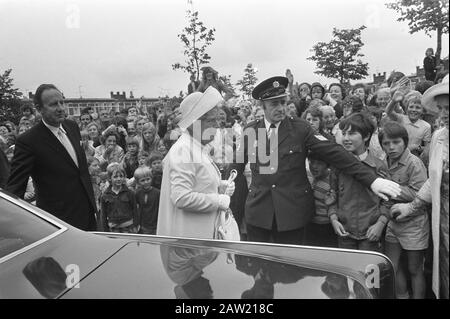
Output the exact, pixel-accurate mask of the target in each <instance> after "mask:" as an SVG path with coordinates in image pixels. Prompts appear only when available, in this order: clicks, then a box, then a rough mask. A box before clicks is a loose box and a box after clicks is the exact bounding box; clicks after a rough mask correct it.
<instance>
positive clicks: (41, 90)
mask: <svg viewBox="0 0 450 319" xmlns="http://www.w3.org/2000/svg"><path fill="white" fill-rule="evenodd" d="M46 90H57V91H58V92H61V91H60V90H59V89H58V88H57V87H56V86H55V85H54V84H41V85H39V87H38V88H37V89H36V93H34V97H33V102H34V105H35V106H36V107H38V108H41V107H42V106H43V105H42V94H43V93H44V92H45V91H46Z"/></svg>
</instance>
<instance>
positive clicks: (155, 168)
mask: <svg viewBox="0 0 450 319" xmlns="http://www.w3.org/2000/svg"><path fill="white" fill-rule="evenodd" d="M162 160H163V157H162V155H161V154H159V153H153V154H152V155H151V156H150V158H149V160H148V165H149V166H150V168H151V170H152V175H153V180H152V186H153V187H156V188H157V189H161V183H162V173H163V171H162Z"/></svg>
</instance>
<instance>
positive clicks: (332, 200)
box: [305, 153, 337, 247]
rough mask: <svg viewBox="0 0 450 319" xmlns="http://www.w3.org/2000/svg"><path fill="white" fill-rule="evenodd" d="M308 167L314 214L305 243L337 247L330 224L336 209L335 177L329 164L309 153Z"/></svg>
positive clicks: (307, 230)
mask: <svg viewBox="0 0 450 319" xmlns="http://www.w3.org/2000/svg"><path fill="white" fill-rule="evenodd" d="M308 160H309V169H310V171H311V174H312V176H313V181H312V189H313V192H314V201H315V206H316V214H315V215H314V217H313V220H312V222H311V223H310V224H309V225H308V227H306V233H305V237H306V238H305V241H306V245H311V246H321V247H337V238H336V234H335V233H334V230H333V226H331V222H330V217H329V216H330V215H332V214H336V210H337V179H336V175H335V172H334V171H333V170H331V169H330V167H329V165H328V164H327V163H325V162H323V161H321V160H319V159H317V158H316V156H315V155H314V154H313V153H311V154H310V155H309V156H308Z"/></svg>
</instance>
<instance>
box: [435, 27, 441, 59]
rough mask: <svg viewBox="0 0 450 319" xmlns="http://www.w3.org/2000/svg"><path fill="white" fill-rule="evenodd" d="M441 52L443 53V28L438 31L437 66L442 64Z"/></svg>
mask: <svg viewBox="0 0 450 319" xmlns="http://www.w3.org/2000/svg"><path fill="white" fill-rule="evenodd" d="M441 51H442V27H439V28H438V29H437V48H436V66H438V65H439V64H440V63H441Z"/></svg>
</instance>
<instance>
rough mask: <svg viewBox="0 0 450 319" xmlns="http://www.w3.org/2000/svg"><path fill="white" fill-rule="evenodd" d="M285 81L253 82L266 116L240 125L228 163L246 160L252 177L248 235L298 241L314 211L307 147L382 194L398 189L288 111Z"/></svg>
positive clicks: (242, 163) (238, 165)
mask: <svg viewBox="0 0 450 319" xmlns="http://www.w3.org/2000/svg"><path fill="white" fill-rule="evenodd" d="M287 86H288V79H287V78H285V77H273V78H269V79H267V80H265V81H263V82H262V83H260V84H259V85H258V86H256V87H255V89H254V90H253V92H252V96H253V98H254V99H256V100H260V101H261V102H262V105H263V109H264V114H265V117H264V119H263V120H262V121H255V122H252V123H250V124H248V125H247V127H246V128H245V129H244V132H243V134H242V138H243V140H241V147H240V149H239V150H238V151H237V154H236V164H233V165H231V167H230V168H231V169H233V168H234V169H237V170H238V173H242V172H243V170H244V167H245V165H246V163H247V162H250V168H251V171H252V183H251V185H250V189H249V194H248V196H247V200H246V205H245V221H246V225H247V239H248V240H249V241H262V242H271V241H273V242H275V243H284V244H302V238H303V235H304V228H305V226H306V225H307V224H308V223H309V222H310V221H311V219H312V217H313V215H314V212H315V207H314V198H313V192H312V189H311V185H310V184H309V181H308V179H307V175H306V167H305V160H306V157H307V154H308V151H312V152H314V153H316V154H318V155H319V156H320V157H322V159H323V161H325V162H327V163H329V164H330V165H332V166H334V167H336V168H338V169H340V170H342V171H343V172H345V173H346V174H349V175H352V176H353V177H354V178H355V179H357V180H358V181H360V182H361V183H362V184H363V185H365V186H367V187H370V188H371V189H372V190H373V191H374V192H375V193H376V194H377V195H378V196H380V197H382V198H384V199H385V200H387V199H388V197H387V196H391V197H395V196H398V195H399V194H400V187H399V186H398V184H396V183H394V182H391V181H388V180H385V179H382V178H378V176H377V175H376V174H375V173H374V172H373V171H372V170H371V169H370V168H368V167H366V166H365V165H364V164H362V163H361V162H360V161H358V160H357V159H356V158H355V157H354V156H353V155H351V154H350V153H349V152H347V151H346V150H345V149H344V148H343V147H342V146H341V145H338V144H336V143H334V142H330V141H328V140H327V139H326V138H325V137H323V136H321V135H319V134H317V133H315V132H314V131H313V129H312V128H311V126H310V125H309V124H308V123H307V122H306V121H305V120H303V119H299V118H293V117H287V116H286V112H285V111H286V100H287V94H286V87H287ZM261 133H262V134H261ZM269 155H270V156H269ZM265 157H266V158H265ZM234 196H235V195H234Z"/></svg>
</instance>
